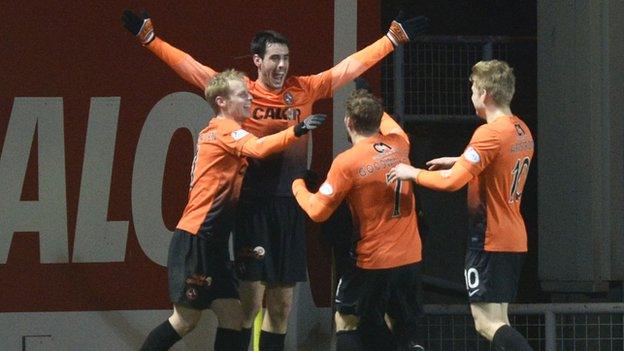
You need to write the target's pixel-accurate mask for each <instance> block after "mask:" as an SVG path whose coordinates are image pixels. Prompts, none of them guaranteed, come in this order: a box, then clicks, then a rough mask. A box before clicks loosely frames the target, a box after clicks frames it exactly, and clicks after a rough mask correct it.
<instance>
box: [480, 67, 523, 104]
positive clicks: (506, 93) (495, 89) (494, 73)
mask: <svg viewBox="0 0 624 351" xmlns="http://www.w3.org/2000/svg"><path fill="white" fill-rule="evenodd" d="M470 81H471V82H472V83H474V85H475V86H476V87H477V89H483V90H485V91H486V92H487V93H488V95H489V96H490V97H491V98H492V100H494V102H495V103H496V104H497V105H499V106H509V104H511V99H513V96H514V93H515V91H516V77H515V76H514V73H513V68H511V67H509V64H507V62H505V61H499V60H490V61H479V62H477V64H475V65H474V66H472V73H471V74H470Z"/></svg>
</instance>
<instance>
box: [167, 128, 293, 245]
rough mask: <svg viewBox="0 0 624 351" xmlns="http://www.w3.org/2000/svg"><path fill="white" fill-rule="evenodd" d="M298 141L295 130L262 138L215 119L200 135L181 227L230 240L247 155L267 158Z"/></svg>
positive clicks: (180, 223)
mask: <svg viewBox="0 0 624 351" xmlns="http://www.w3.org/2000/svg"><path fill="white" fill-rule="evenodd" d="M296 139H297V138H296V137H295V135H294V132H293V128H289V129H287V130H284V131H282V132H280V133H278V134H274V135H270V136H267V137H264V138H260V139H258V138H257V137H255V136H254V135H253V134H251V133H249V132H247V131H245V130H244V129H242V128H241V126H240V125H239V124H238V123H236V122H235V121H234V120H232V119H227V118H222V117H215V118H213V119H212V120H211V121H210V123H209V124H208V127H206V128H204V129H203V130H202V131H201V132H200V133H199V138H198V141H197V151H196V154H195V159H194V160H193V167H192V169H191V185H190V189H189V199H188V203H187V205H186V207H185V208H184V212H183V213H182V218H181V219H180V221H179V222H178V225H177V228H178V229H182V230H185V231H187V232H189V233H191V234H194V235H203V236H207V237H214V236H215V235H216V236H218V239H226V238H227V235H229V233H230V231H231V230H232V228H233V225H234V209H235V205H236V202H237V201H238V197H239V194H240V189H241V183H242V179H243V174H244V173H245V169H246V168H247V160H246V158H245V156H250V157H265V156H267V155H269V154H270V153H274V152H278V151H281V150H283V149H284V148H285V147H286V146H287V145H289V144H290V143H292V142H294V141H295V140H296Z"/></svg>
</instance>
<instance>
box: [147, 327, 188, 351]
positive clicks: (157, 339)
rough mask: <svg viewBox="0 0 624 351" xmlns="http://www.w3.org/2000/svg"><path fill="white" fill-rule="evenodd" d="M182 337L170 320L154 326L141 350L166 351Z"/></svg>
mask: <svg viewBox="0 0 624 351" xmlns="http://www.w3.org/2000/svg"><path fill="white" fill-rule="evenodd" d="M180 339H182V338H181V337H180V335H178V332H176V331H175V329H173V327H172V326H171V323H169V320H166V321H164V322H162V324H160V325H159V326H157V327H156V328H154V329H153V330H152V331H151V332H150V333H149V335H147V339H145V341H144V342H143V345H142V346H141V349H140V351H165V350H169V348H170V347H171V346H173V344H175V343H176V342H178V340H180Z"/></svg>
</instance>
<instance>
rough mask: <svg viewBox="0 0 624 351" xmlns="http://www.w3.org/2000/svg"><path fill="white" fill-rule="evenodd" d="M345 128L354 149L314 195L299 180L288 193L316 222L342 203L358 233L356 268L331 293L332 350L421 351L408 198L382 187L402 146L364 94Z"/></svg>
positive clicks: (399, 133) (404, 157) (352, 105)
mask: <svg viewBox="0 0 624 351" xmlns="http://www.w3.org/2000/svg"><path fill="white" fill-rule="evenodd" d="M344 121H345V126H346V128H347V131H348V134H349V137H350V139H351V141H352V143H353V146H352V147H351V148H350V149H349V150H347V151H345V152H343V153H341V154H339V155H338V156H337V157H336V158H335V159H334V161H333V163H332V165H331V168H330V170H329V172H328V174H327V179H326V180H325V182H324V183H323V184H322V185H321V186H320V188H319V190H318V192H316V193H311V192H310V191H309V190H308V189H307V188H306V185H305V182H304V180H302V179H297V180H295V181H294V182H293V185H292V191H293V194H294V195H295V198H296V200H297V202H298V203H299V205H300V206H301V208H302V209H303V210H304V211H305V212H306V213H307V214H308V215H309V216H310V218H311V219H312V220H314V221H316V222H321V221H324V220H326V219H327V218H328V217H329V216H330V215H331V214H332V212H334V211H335V210H336V208H337V207H338V206H339V205H340V203H341V202H342V201H343V199H346V200H347V203H348V204H349V208H350V210H351V213H352V216H353V222H354V223H355V226H356V228H357V230H358V231H359V235H360V238H359V240H358V241H357V245H356V260H357V263H356V264H357V267H356V269H355V271H353V272H348V273H347V274H345V275H343V276H342V277H341V279H340V282H339V284H338V288H337V293H336V305H337V306H336V307H337V315H336V322H337V330H336V333H337V336H336V349H337V350H338V351H350V350H361V349H364V350H394V349H395V348H396V347H397V346H398V347H401V350H404V349H408V350H422V347H421V346H419V345H418V344H417V343H416V340H415V335H416V333H415V332H416V323H417V318H418V317H419V316H420V315H421V313H422V307H421V286H420V285H421V283H420V261H421V242H420V236H419V232H418V223H417V218H416V211H415V199H414V194H413V192H412V186H411V182H393V183H391V184H390V183H388V182H387V173H388V171H389V170H390V169H391V168H392V167H394V166H395V165H397V164H399V163H401V162H404V163H409V148H410V147H409V139H408V137H407V135H406V134H405V132H403V130H402V129H401V127H400V126H399V125H398V124H397V123H396V122H394V120H393V119H392V118H391V117H390V116H388V115H387V114H385V113H384V112H383V110H382V106H381V103H380V102H379V101H378V100H377V99H376V98H374V97H373V96H372V95H371V94H370V93H368V92H366V91H364V90H356V91H354V92H353V93H352V94H351V95H350V96H349V98H348V99H347V109H346V116H345V119H344ZM386 313H387V315H388V317H389V318H390V319H391V321H392V326H393V330H392V331H390V330H389V329H388V327H387V325H386V321H385V320H384V314H386Z"/></svg>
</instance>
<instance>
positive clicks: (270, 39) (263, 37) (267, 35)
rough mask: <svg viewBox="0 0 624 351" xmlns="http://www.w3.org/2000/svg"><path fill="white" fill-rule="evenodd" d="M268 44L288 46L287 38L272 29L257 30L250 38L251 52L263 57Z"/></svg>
mask: <svg viewBox="0 0 624 351" xmlns="http://www.w3.org/2000/svg"><path fill="white" fill-rule="evenodd" d="M268 44H284V45H286V47H288V39H287V38H286V37H285V36H284V35H283V34H281V33H278V32H276V31H274V30H263V31H262V32H258V33H256V35H255V36H254V37H253V39H251V45H250V49H251V54H252V55H258V56H260V57H261V58H264V54H265V53H266V48H267V45H268Z"/></svg>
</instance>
